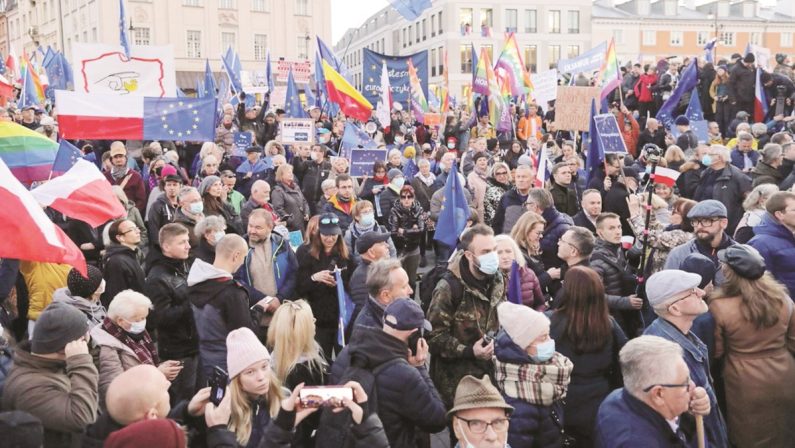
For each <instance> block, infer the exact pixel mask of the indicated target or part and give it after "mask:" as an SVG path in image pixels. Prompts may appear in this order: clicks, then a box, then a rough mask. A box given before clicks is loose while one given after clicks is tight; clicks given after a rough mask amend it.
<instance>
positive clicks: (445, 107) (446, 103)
mask: <svg viewBox="0 0 795 448" xmlns="http://www.w3.org/2000/svg"><path fill="white" fill-rule="evenodd" d="M442 78H443V79H444V83H443V84H442V92H441V100H442V107H441V108H440V111H441V112H442V114H445V113H447V112H448V111H449V110H450V79H449V77H448V72H447V50H446V49H445V50H444V66H443V67H442Z"/></svg>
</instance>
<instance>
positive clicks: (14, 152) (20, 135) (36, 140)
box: [0, 121, 58, 185]
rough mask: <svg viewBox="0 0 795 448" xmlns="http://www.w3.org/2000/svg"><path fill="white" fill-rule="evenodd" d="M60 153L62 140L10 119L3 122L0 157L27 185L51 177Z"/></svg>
mask: <svg viewBox="0 0 795 448" xmlns="http://www.w3.org/2000/svg"><path fill="white" fill-rule="evenodd" d="M57 152H58V143H56V142H54V141H52V140H50V139H49V138H47V137H45V136H44V135H42V134H39V133H38V132H36V131H31V130H30V129H28V128H26V127H24V126H21V125H18V124H16V123H12V122H10V121H4V122H0V159H3V162H5V164H6V165H8V168H10V169H11V173H13V174H14V176H15V177H16V178H17V179H19V181H20V182H22V183H23V184H26V185H30V184H31V183H33V182H37V181H41V180H47V179H48V178H49V177H50V171H52V164H53V162H54V161H55V154H56V153H57Z"/></svg>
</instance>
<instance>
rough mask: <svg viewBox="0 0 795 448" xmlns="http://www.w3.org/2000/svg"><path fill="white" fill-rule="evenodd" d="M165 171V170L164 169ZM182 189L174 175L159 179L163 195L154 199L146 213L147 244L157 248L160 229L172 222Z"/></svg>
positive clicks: (180, 183)
mask: <svg viewBox="0 0 795 448" xmlns="http://www.w3.org/2000/svg"><path fill="white" fill-rule="evenodd" d="M164 169H165V168H164ZM181 187H182V179H181V178H180V177H179V176H178V175H177V174H176V173H175V174H169V175H167V176H163V177H162V178H161V179H160V189H161V190H162V191H163V194H161V195H159V196H158V197H157V199H155V201H154V203H153V204H152V207H151V208H150V209H149V213H147V215H146V216H147V220H146V225H147V227H146V228H147V230H148V234H149V244H150V245H152V246H157V245H158V244H160V241H159V240H158V239H157V237H158V233H159V232H160V229H161V228H162V227H163V226H164V225H166V224H168V223H170V222H173V220H174V216H175V215H176V213H177V207H179V192H180V188H181Z"/></svg>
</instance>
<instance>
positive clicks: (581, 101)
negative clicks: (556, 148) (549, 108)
mask: <svg viewBox="0 0 795 448" xmlns="http://www.w3.org/2000/svg"><path fill="white" fill-rule="evenodd" d="M600 93H601V88H600V87H576V86H558V94H557V99H556V101H555V127H556V128H557V129H558V130H561V131H580V132H588V128H589V127H590V121H591V120H590V119H591V100H595V101H596V104H599V103H600V99H599V95H600Z"/></svg>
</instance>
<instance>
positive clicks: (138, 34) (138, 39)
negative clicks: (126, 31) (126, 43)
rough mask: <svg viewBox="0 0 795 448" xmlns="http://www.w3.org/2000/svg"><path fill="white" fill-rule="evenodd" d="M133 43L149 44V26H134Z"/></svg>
mask: <svg viewBox="0 0 795 448" xmlns="http://www.w3.org/2000/svg"><path fill="white" fill-rule="evenodd" d="M133 44H135V45H149V28H145V27H141V26H138V27H135V30H134V31H133Z"/></svg>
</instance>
